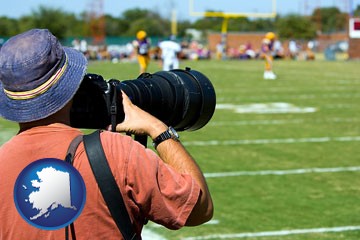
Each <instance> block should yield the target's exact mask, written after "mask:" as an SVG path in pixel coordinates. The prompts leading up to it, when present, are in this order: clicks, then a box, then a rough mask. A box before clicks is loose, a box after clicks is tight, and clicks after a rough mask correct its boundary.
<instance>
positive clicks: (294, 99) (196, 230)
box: [0, 60, 360, 240]
mask: <svg viewBox="0 0 360 240" xmlns="http://www.w3.org/2000/svg"><path fill="white" fill-rule="evenodd" d="M181 67H182V68H184V67H191V68H192V69H194V70H197V71H200V72H202V73H204V74H205V75H206V76H207V77H208V78H209V79H210V80H211V82H212V83H213V85H214V88H215V91H216V95H217V106H216V111H215V113H214V116H213V118H212V119H211V120H210V122H209V123H208V124H207V125H206V126H205V127H203V128H202V129H199V130H197V131H193V132H180V139H181V141H182V142H183V144H184V145H185V146H186V147H187V149H188V150H189V152H190V153H191V154H192V155H193V156H194V158H195V159H196V160H197V162H198V163H199V165H200V166H201V168H202V170H203V172H204V174H205V175H206V178H207V182H208V184H209V188H210V192H211V193H212V196H213V200H214V205H215V213H214V218H213V220H211V221H210V222H209V223H207V224H204V225H202V226H199V227H185V228H183V229H181V230H178V231H170V230H166V229H164V228H163V227H160V226H158V225H156V224H153V223H148V224H147V225H146V227H145V231H144V239H155V240H156V239H184V240H202V239H251V240H256V239H258V240H260V239H261V240H310V239H311V240H338V239H344V240H358V239H360V62H357V61H313V62H305V61H290V60H282V61H275V62H274V71H275V73H276V74H277V75H278V79H277V80H274V81H273V80H263V79H262V74H263V62H262V61H260V60H259V61H257V60H251V61H215V60H213V61H205V60H204V61H183V62H181ZM158 70H160V67H159V66H158V65H157V64H156V63H154V62H153V63H151V66H150V69H149V72H155V71H158ZM88 72H92V73H98V74H102V75H103V76H104V78H106V79H109V78H116V79H119V80H127V79H134V78H136V77H137V75H138V66H137V64H136V63H117V64H112V63H105V62H92V63H90V65H89V68H88ZM154 107H155V106H154ZM0 128H1V131H0V144H3V143H4V142H5V141H6V140H8V139H9V138H10V137H11V135H13V134H16V131H17V126H16V124H14V123H10V122H7V121H5V120H3V119H0ZM75 224H76V222H75Z"/></svg>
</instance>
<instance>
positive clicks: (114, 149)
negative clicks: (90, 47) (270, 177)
mask: <svg viewBox="0 0 360 240" xmlns="http://www.w3.org/2000/svg"><path fill="white" fill-rule="evenodd" d="M86 68H87V62H86V59H85V58H84V56H83V54H82V53H80V52H77V51H76V50H74V49H71V48H66V47H62V46H61V44H60V43H59V42H58V40H57V39H56V38H55V37H54V36H53V35H52V34H51V33H50V32H49V31H48V30H45V29H32V30H30V31H27V32H25V33H22V34H19V35H17V36H14V37H12V38H10V39H9V40H8V41H7V42H6V43H5V44H4V45H3V47H2V48H1V50H0V115H1V116H2V117H3V118H5V119H8V120H10V121H14V122H18V123H19V127H20V129H19V132H18V134H17V135H16V136H14V137H13V138H12V139H10V140H9V141H8V142H7V143H5V144H4V145H3V146H1V148H0V176H1V180H0V193H1V196H2V201H1V203H0V216H1V219H2V221H1V223H0V238H1V239H64V230H63V229H59V230H53V231H47V230H42V229H39V228H35V227H33V226H31V225H30V224H28V223H27V222H26V221H25V220H24V219H23V218H22V217H21V216H20V214H19V213H18V212H17V210H16V207H15V205H14V199H13V197H12V196H13V191H14V184H15V181H16V179H17V177H18V176H19V174H20V172H21V171H22V170H23V169H24V168H25V167H26V166H28V165H29V164H30V163H32V162H34V161H36V160H38V159H43V158H57V159H65V155H66V151H67V149H68V147H69V144H70V142H71V141H72V140H73V139H74V138H75V137H76V136H78V135H82V132H81V131H80V130H78V129H75V128H73V127H71V126H70V109H71V104H72V98H73V97H74V95H75V93H76V92H77V90H78V88H79V86H80V83H81V81H82V79H83V77H84V75H85V72H86ZM122 94H123V102H122V104H123V108H124V113H125V120H124V121H123V122H122V123H119V124H117V126H116V131H117V132H127V133H132V134H138V135H143V134H145V135H148V136H149V137H151V139H155V138H156V137H157V136H159V135H160V134H161V133H163V132H164V131H167V130H168V126H166V125H165V124H164V123H163V122H162V121H160V120H158V119H157V118H155V117H153V116H152V115H150V114H149V113H147V112H145V111H143V110H141V109H140V108H138V107H137V106H135V105H133V104H132V103H131V101H130V100H129V98H128V97H127V96H126V95H125V93H122ZM100 137H101V143H102V147H103V149H104V152H105V155H106V158H107V161H108V163H109V165H110V168H111V171H112V173H113V175H114V177H115V180H116V183H117V185H118V187H119V189H120V191H121V195H122V197H123V199H124V203H125V206H126V210H127V212H128V213H129V216H130V219H131V223H132V227H133V230H134V232H135V233H136V234H137V236H141V230H142V227H143V225H144V222H145V220H146V219H148V220H151V221H153V222H156V223H158V224H161V225H163V226H165V227H167V228H169V229H179V228H181V227H183V226H196V225H200V224H202V223H204V222H206V221H209V220H210V219H211V218H212V214H213V204H212V200H211V196H210V193H209V190H208V187H207V184H206V182H205V179H204V176H203V174H202V172H201V170H200V168H199V167H198V165H197V164H196V162H195V161H194V159H193V158H192V157H191V156H190V155H189V153H188V152H187V151H186V150H185V148H184V147H183V146H182V144H181V143H180V142H179V141H178V140H177V139H176V138H170V139H167V140H165V141H162V142H160V143H159V144H158V145H157V147H156V150H157V152H158V154H156V153H155V152H154V151H152V150H150V149H147V148H145V147H144V146H143V145H141V144H140V143H138V142H137V141H135V140H133V139H132V138H131V137H129V136H126V135H123V134H119V133H114V132H110V131H102V132H101V135H100ZM73 166H74V167H75V168H76V169H77V170H78V171H79V172H80V174H81V176H82V178H83V180H84V182H85V185H86V203H85V206H84V209H83V211H82V213H81V214H80V216H79V217H78V218H77V219H76V220H75V222H74V225H75V233H76V237H77V239H123V237H122V235H121V233H120V231H119V229H118V228H117V226H116V224H115V222H114V221H113V219H112V217H111V215H110V212H109V210H108V208H107V205H106V203H105V201H104V199H103V198H102V196H101V194H100V191H99V188H98V185H97V182H96V180H95V178H94V175H93V173H92V171H91V168H90V165H89V161H88V159H87V155H86V153H85V150H84V144H83V143H80V145H79V146H78V148H77V150H76V153H75V157H74V162H73ZM138 238H141V237H138Z"/></svg>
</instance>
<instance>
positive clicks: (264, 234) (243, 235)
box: [182, 226, 360, 240]
mask: <svg viewBox="0 0 360 240" xmlns="http://www.w3.org/2000/svg"><path fill="white" fill-rule="evenodd" d="M358 230H360V226H341V227H332V228H310V229H293V230H281V231H269V232H248V233H233V234H213V235H207V236H197V237H187V238H182V240H205V239H227V238H252V237H273V236H285V235H294V234H307V233H328V232H345V231H358Z"/></svg>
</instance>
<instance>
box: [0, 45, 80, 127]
mask: <svg viewBox="0 0 360 240" xmlns="http://www.w3.org/2000/svg"><path fill="white" fill-rule="evenodd" d="M64 51H65V53H66V54H67V57H68V66H67V68H66V70H65V72H64V74H63V75H62V76H61V77H60V79H59V80H58V81H57V83H56V84H54V85H53V86H51V88H49V89H48V90H47V91H46V92H44V93H42V94H41V95H39V96H36V97H34V98H31V99H27V100H14V99H11V98H9V97H8V96H7V95H6V94H5V93H4V89H3V86H2V83H1V81H0V116H2V117H3V118H5V119H7V120H10V121H14V122H19V123H24V122H32V121H36V120H40V119H43V118H46V117H48V116H50V115H52V114H54V113H56V112H58V111H59V110H60V109H62V108H63V107H64V106H65V105H66V104H67V103H68V102H69V101H70V100H71V99H72V98H73V96H74V95H75V93H76V91H77V90H78V89H79V86H80V84H81V82H82V80H83V78H84V75H85V73H86V69H87V60H86V58H85V56H84V54H82V53H81V52H79V51H77V50H75V49H72V48H68V47H64ZM24 77H26V76H24Z"/></svg>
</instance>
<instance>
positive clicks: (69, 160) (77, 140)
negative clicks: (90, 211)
mask: <svg viewBox="0 0 360 240" xmlns="http://www.w3.org/2000/svg"><path fill="white" fill-rule="evenodd" d="M81 141H82V135H79V136H77V137H75V138H74V139H73V140H72V142H71V143H70V145H69V148H68V150H67V153H66V157H65V162H67V163H69V164H71V165H73V162H74V156H75V151H76V149H77V147H78V146H79V144H80V142H81ZM70 231H71V238H72V240H76V234H75V226H74V222H72V223H70ZM68 239H69V225H68V226H65V240H68Z"/></svg>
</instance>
